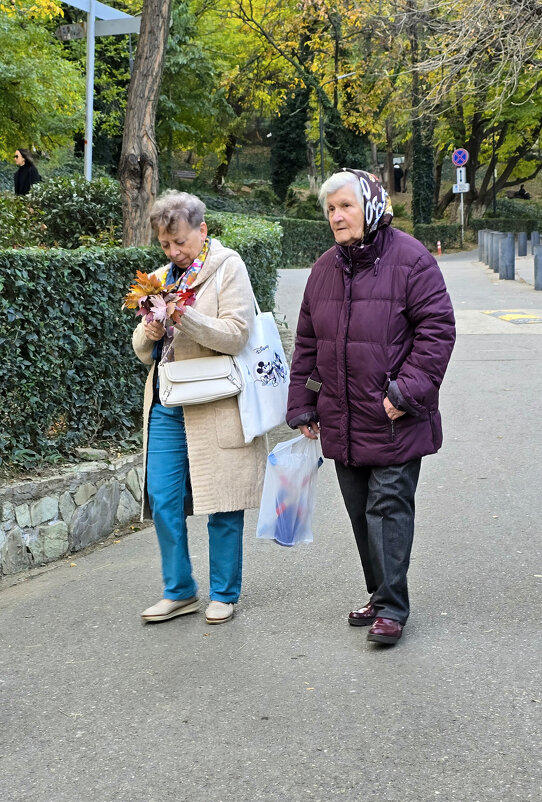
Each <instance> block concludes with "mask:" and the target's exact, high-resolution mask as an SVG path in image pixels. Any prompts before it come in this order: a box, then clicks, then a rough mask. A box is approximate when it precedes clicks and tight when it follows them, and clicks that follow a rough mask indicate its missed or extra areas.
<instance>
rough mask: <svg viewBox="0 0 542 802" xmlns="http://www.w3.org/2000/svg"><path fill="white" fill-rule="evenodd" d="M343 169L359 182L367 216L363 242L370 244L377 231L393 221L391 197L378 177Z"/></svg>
mask: <svg viewBox="0 0 542 802" xmlns="http://www.w3.org/2000/svg"><path fill="white" fill-rule="evenodd" d="M342 169H343V172H347V173H353V174H354V175H355V176H356V177H357V179H358V181H359V185H360V187H361V195H362V198H363V211H364V214H365V229H364V235H363V240H362V242H363V243H367V242H370V241H371V240H372V239H373V234H374V233H375V231H376V230H377V229H379V228H385V227H386V226H389V224H390V223H391V221H392V218H393V207H392V205H391V200H390V196H389V195H388V193H387V192H386V190H385V189H384V187H383V186H382V184H381V183H380V180H379V179H378V178H377V177H376V175H373V174H372V173H367V172H366V171H365V170H352V169H351V168H350V167H343V168H342Z"/></svg>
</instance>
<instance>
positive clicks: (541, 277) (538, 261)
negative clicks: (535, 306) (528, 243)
mask: <svg viewBox="0 0 542 802" xmlns="http://www.w3.org/2000/svg"><path fill="white" fill-rule="evenodd" d="M534 288H535V290H542V247H540V245H538V246H537V247H536V248H535V249H534Z"/></svg>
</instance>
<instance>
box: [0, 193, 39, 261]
mask: <svg viewBox="0 0 542 802" xmlns="http://www.w3.org/2000/svg"><path fill="white" fill-rule="evenodd" d="M44 234H45V225H44V223H43V215H42V214H41V212H40V211H39V209H35V208H34V207H33V206H31V205H30V203H29V202H28V199H27V197H26V196H20V195H14V194H13V192H2V193H0V248H26V247H28V246H30V245H40V244H41V243H42V242H43V238H44Z"/></svg>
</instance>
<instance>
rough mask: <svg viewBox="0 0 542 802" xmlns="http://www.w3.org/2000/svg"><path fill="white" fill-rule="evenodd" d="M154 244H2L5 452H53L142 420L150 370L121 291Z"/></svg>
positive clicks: (21, 457) (34, 456) (1, 446)
mask: <svg viewBox="0 0 542 802" xmlns="http://www.w3.org/2000/svg"><path fill="white" fill-rule="evenodd" d="M162 261H163V259H160V255H159V253H158V252H157V251H156V249H141V248H128V249H117V248H108V249H103V248H100V249H99V248H84V249H83V248H80V249H78V250H73V251H68V250H60V249H51V250H48V251H45V250H40V249H24V250H23V249H22V250H4V251H0V458H1V459H2V463H3V464H4V465H6V463H7V464H8V465H9V464H10V463H12V464H15V465H25V466H28V465H31V464H35V463H38V462H40V461H41V460H42V459H45V460H46V461H55V460H56V459H58V455H59V454H61V455H69V454H70V453H72V452H73V448H74V447H75V446H77V445H81V444H85V445H87V444H89V443H91V442H94V441H101V440H108V441H109V442H110V443H111V445H115V444H118V445H119V447H120V446H121V444H122V443H123V441H124V440H126V438H128V437H129V436H130V435H131V434H132V433H133V432H134V431H136V430H137V429H139V423H138V421H139V415H140V411H141V399H142V392H143V381H144V375H145V369H144V368H143V366H141V365H139V363H138V362H137V361H136V360H135V359H134V355H133V352H132V348H131V333H132V330H133V327H134V320H133V315H132V314H129V313H127V312H126V311H123V310H122V309H121V299H122V297H123V295H124V294H125V292H126V288H127V287H128V285H129V283H130V281H131V279H132V277H133V276H134V275H135V271H136V270H137V269H139V270H147V271H148V270H153V269H155V268H156V267H158V266H159V265H160V264H161V262H162Z"/></svg>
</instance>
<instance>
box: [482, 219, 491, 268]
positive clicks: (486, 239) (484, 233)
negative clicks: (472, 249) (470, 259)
mask: <svg viewBox="0 0 542 802" xmlns="http://www.w3.org/2000/svg"><path fill="white" fill-rule="evenodd" d="M489 234H490V231H489V228H483V229H482V258H481V259H480V261H481V262H483V263H484V264H486V265H487V263H488V255H487V251H488V243H489Z"/></svg>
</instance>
